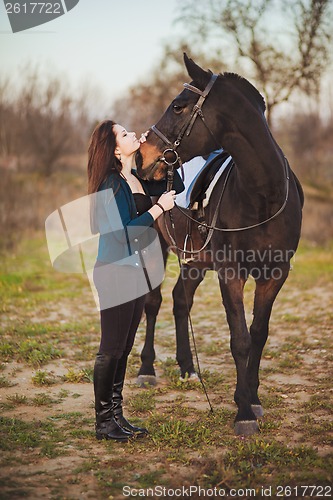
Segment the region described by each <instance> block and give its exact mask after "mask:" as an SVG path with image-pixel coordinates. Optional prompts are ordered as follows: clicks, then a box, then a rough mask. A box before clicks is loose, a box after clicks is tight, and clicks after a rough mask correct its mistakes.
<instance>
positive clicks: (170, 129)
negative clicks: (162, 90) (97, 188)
mask: <svg viewBox="0 0 333 500" xmlns="http://www.w3.org/2000/svg"><path fill="white" fill-rule="evenodd" d="M184 61H185V65H186V68H187V71H188V74H189V76H190V77H191V78H192V82H191V84H190V85H188V84H184V86H185V89H184V90H183V91H182V92H181V93H180V94H179V95H178V96H177V97H176V98H175V99H174V100H173V101H172V102H171V104H170V105H169V107H168V108H167V110H166V111H165V113H164V115H163V116H162V118H161V119H160V120H159V121H158V122H157V124H156V125H155V126H153V127H152V128H151V129H150V131H149V134H148V136H147V140H146V142H145V143H143V144H142V145H141V147H140V150H139V151H138V153H137V155H136V164H137V168H138V174H139V175H140V176H141V177H142V178H145V179H150V180H151V179H155V180H161V179H164V178H165V176H166V169H167V167H168V164H169V165H174V166H175V167H176V168H178V166H179V162H178V158H180V159H181V161H182V162H186V161H189V160H190V159H192V158H194V157H195V156H201V155H204V154H208V153H209V152H211V151H212V150H214V149H216V146H219V145H218V144H217V141H216V139H214V131H215V128H216V124H217V122H218V120H217V112H218V106H217V104H216V100H215V98H216V96H215V95H214V94H215V93H214V89H213V84H214V81H215V79H216V78H217V75H213V74H212V73H211V71H205V70H203V69H202V68H200V66H198V65H197V64H195V63H194V62H193V61H192V59H189V58H188V57H187V55H186V54H184ZM205 94H206V95H205ZM214 103H215V104H214ZM198 106H200V109H198ZM201 106H203V109H202V111H201ZM202 112H203V115H204V118H203V116H202ZM206 116H209V119H208V120H206ZM199 117H200V118H201V119H200V118H199Z"/></svg>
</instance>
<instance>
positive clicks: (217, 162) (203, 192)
mask: <svg viewBox="0 0 333 500" xmlns="http://www.w3.org/2000/svg"><path fill="white" fill-rule="evenodd" d="M232 161H233V160H232V158H231V156H230V154H229V153H228V152H227V151H224V150H222V151H221V150H218V151H214V153H212V154H211V155H210V157H208V159H207V161H206V163H205V165H204V166H203V167H202V170H201V171H200V172H199V173H198V174H197V176H196V177H195V178H194V179H193V181H192V184H190V186H189V188H188V189H189V193H188V197H189V200H190V202H189V206H188V208H189V210H191V217H192V219H190V218H189V219H188V220H187V227H186V236H185V240H184V249H183V259H182V261H183V263H189V262H191V261H193V260H195V259H194V254H195V253H196V252H198V250H197V249H196V248H195V245H194V242H193V238H192V231H193V229H194V227H195V228H196V229H197V230H198V231H199V234H200V235H201V238H202V240H203V241H204V240H205V239H206V237H207V233H208V230H207V227H206V225H205V224H203V223H204V222H206V221H205V207H206V206H207V205H208V202H209V199H210V196H211V193H212V191H213V189H214V187H215V185H216V183H217V181H218V180H219V178H220V177H221V175H222V173H223V172H224V171H225V169H226V168H227V167H229V166H231V165H232ZM193 219H195V220H196V221H197V222H198V224H194V227H193V223H194V220H193ZM206 241H207V240H206Z"/></svg>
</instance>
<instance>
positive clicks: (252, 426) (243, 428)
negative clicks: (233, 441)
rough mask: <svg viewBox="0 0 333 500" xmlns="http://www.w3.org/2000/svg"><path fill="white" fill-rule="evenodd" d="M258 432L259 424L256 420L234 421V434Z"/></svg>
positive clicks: (241, 434)
mask: <svg viewBox="0 0 333 500" xmlns="http://www.w3.org/2000/svg"><path fill="white" fill-rule="evenodd" d="M256 432H259V425H258V422H257V421H256V420H240V421H239V422H235V434H236V436H252V434H255V433H256Z"/></svg>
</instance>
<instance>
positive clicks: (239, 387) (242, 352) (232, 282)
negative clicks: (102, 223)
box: [219, 270, 258, 435]
mask: <svg viewBox="0 0 333 500" xmlns="http://www.w3.org/2000/svg"><path fill="white" fill-rule="evenodd" d="M245 281H246V280H245V279H240V278H238V277H237V278H234V279H227V276H226V274H225V272H223V271H222V270H220V272H219V283H220V288H221V293H222V299H223V304H224V307H225V310H226V315H227V321H228V324H229V329H230V346H231V353H232V356H233V358H234V361H235V365H236V372H237V383H236V391H235V396H234V399H235V403H236V404H237V406H238V412H237V415H236V418H235V433H236V434H237V435H241V434H242V435H251V434H253V433H255V432H258V423H257V421H256V416H255V414H254V413H253V410H252V408H251V397H250V396H251V395H250V388H249V383H248V378H247V364H248V359H249V354H250V349H251V336H250V333H249V331H248V328H247V325H246V320H245V312H244V303H243V289H244V285H245Z"/></svg>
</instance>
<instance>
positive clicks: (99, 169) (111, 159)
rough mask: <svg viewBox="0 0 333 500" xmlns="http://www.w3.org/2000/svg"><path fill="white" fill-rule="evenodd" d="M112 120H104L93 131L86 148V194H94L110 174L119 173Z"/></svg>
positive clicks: (119, 164) (119, 167)
mask: <svg viewBox="0 0 333 500" xmlns="http://www.w3.org/2000/svg"><path fill="white" fill-rule="evenodd" d="M115 124H116V123H115V122H114V121H112V120H104V121H103V122H101V123H99V124H98V125H97V126H96V128H95V130H94V131H93V133H92V135H91V138H90V143H89V147H88V194H92V193H96V191H98V188H99V187H100V185H101V184H102V182H103V181H104V180H105V179H106V178H107V176H108V175H109V174H110V173H112V172H118V173H120V171H121V167H122V165H121V163H120V161H119V160H118V158H117V157H116V156H115V153H114V151H115V149H116V145H117V143H116V135H115V133H114V131H113V126H114V125H115Z"/></svg>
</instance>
